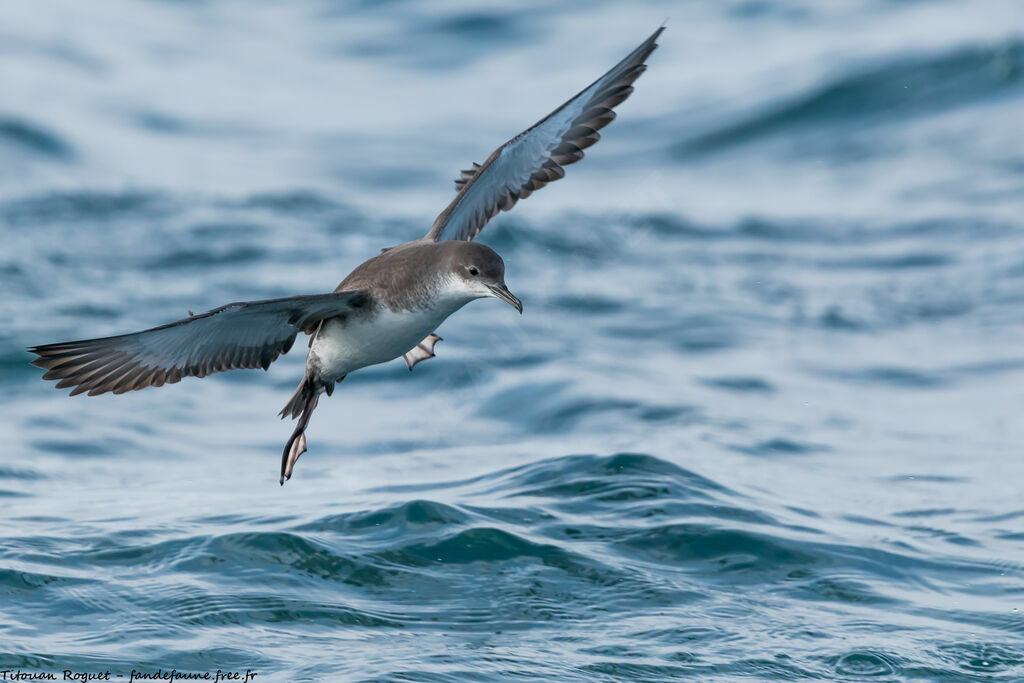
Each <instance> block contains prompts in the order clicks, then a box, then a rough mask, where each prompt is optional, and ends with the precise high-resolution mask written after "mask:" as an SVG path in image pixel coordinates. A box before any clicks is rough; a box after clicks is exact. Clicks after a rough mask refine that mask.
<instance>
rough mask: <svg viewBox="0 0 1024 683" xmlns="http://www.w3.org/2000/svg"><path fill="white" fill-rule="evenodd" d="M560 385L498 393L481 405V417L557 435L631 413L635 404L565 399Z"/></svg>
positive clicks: (536, 386) (597, 399)
mask: <svg viewBox="0 0 1024 683" xmlns="http://www.w3.org/2000/svg"><path fill="white" fill-rule="evenodd" d="M565 389H567V385H565V384H564V383H548V384H545V385H543V386H538V385H535V384H525V385H519V386H516V387H513V388H511V389H506V390H505V391H501V392H499V393H497V394H495V395H493V396H491V397H490V398H488V399H487V400H486V401H484V402H483V403H481V405H480V406H479V408H478V409H479V410H480V412H481V413H482V414H484V415H487V416H489V417H492V418H495V419H500V420H503V421H511V422H515V423H517V424H529V425H530V426H531V429H532V430H534V431H537V432H557V431H560V430H563V429H566V428H568V427H569V426H571V425H574V424H577V423H578V422H580V421H582V420H584V419H586V418H592V417H595V416H597V415H601V414H609V413H610V414H615V413H623V412H630V411H634V410H636V409H637V408H638V403H637V402H636V401H630V400H624V399H616V398H610V397H609V398H591V397H575V396H567V395H566V392H565Z"/></svg>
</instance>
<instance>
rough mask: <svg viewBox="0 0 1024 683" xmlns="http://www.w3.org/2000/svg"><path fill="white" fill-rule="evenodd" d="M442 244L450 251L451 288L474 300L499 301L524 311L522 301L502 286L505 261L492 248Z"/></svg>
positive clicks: (481, 245) (469, 243)
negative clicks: (492, 299) (490, 299)
mask: <svg viewBox="0 0 1024 683" xmlns="http://www.w3.org/2000/svg"><path fill="white" fill-rule="evenodd" d="M445 245H446V246H447V248H448V249H449V251H450V256H449V259H448V267H449V273H448V276H449V280H450V282H451V283H452V286H453V287H455V288H456V289H457V290H459V291H460V292H461V293H463V294H466V295H469V296H470V298H473V299H481V298H483V297H488V296H490V297H494V298H496V299H501V300H502V301H504V302H505V303H507V304H508V305H510V306H512V307H513V308H515V309H516V310H517V311H519V312H520V313H522V312H523V302H522V301H520V300H519V299H518V298H517V297H516V296H515V295H514V294H512V292H510V291H508V287H507V286H506V285H505V262H504V261H502V260H501V257H500V256H498V254H497V253H496V252H495V251H494V250H493V249H491V248H490V247H488V246H485V245H483V244H479V243H477V242H462V241H457V242H456V241H453V242H446V243H445Z"/></svg>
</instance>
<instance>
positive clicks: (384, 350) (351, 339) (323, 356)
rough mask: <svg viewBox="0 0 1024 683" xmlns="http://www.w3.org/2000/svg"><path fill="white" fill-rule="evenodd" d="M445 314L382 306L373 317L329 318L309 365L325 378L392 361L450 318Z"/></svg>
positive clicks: (340, 375)
mask: <svg viewBox="0 0 1024 683" xmlns="http://www.w3.org/2000/svg"><path fill="white" fill-rule="evenodd" d="M445 313H447V312H445ZM445 313H439V312H436V311H431V310H422V311H403V312H401V313H395V312H393V311H391V310H390V309H387V308H382V309H380V310H379V311H378V312H377V313H376V315H374V316H373V317H371V318H349V319H348V320H347V321H345V322H342V321H340V320H338V319H331V320H328V321H326V322H325V323H324V324H323V326H322V327H321V328H320V332H319V333H317V335H316V338H314V340H313V346H312V348H311V349H310V352H309V359H308V360H307V365H313V366H315V367H316V368H317V369H318V370H319V374H320V375H321V376H322V377H323V378H324V379H332V380H336V379H339V378H341V377H343V376H344V375H347V374H348V373H350V372H352V371H354V370H358V369H359V368H365V367H366V366H367V365H376V364H377V363H385V362H387V361H389V360H393V359H395V358H398V357H399V356H401V355H402V354H404V353H405V352H406V351H409V350H410V349H412V348H413V347H414V346H416V345H417V344H419V343H420V342H421V341H423V339H424V338H425V337H426V336H427V335H428V334H430V333H431V332H433V331H434V330H435V329H436V328H437V326H438V325H440V324H441V323H442V322H444V319H445V318H447V317H448V315H447V314H445Z"/></svg>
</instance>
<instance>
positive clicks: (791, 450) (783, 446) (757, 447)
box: [733, 437, 832, 456]
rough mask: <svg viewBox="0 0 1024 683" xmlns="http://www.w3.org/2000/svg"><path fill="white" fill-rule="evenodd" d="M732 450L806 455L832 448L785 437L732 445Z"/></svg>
mask: <svg viewBox="0 0 1024 683" xmlns="http://www.w3.org/2000/svg"><path fill="white" fill-rule="evenodd" d="M733 450H736V451H739V452H740V453H746V454H747V455H759V456H772V455H808V454H810V453H821V452H824V451H830V450H832V449H831V448H829V447H828V446H825V445H824V444H815V443H805V442H801V441H794V440H792V439H786V438H781V437H779V438H775V439H768V440H767V441H760V442H758V443H755V444H753V445H750V446H733Z"/></svg>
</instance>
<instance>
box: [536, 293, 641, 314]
mask: <svg viewBox="0 0 1024 683" xmlns="http://www.w3.org/2000/svg"><path fill="white" fill-rule="evenodd" d="M548 304H549V305H550V306H552V307H554V308H559V309H562V310H564V311H571V312H573V313H583V314H592V315H611V314H614V313H617V312H619V311H621V310H622V307H623V305H624V304H623V302H622V301H618V300H615V299H611V298H608V297H602V296H577V295H562V296H556V297H555V298H553V299H550V300H549V301H548Z"/></svg>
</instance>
